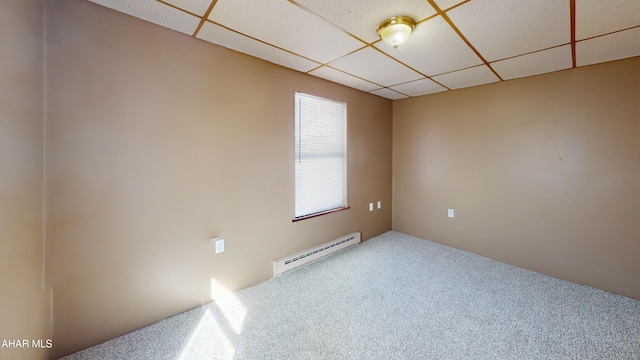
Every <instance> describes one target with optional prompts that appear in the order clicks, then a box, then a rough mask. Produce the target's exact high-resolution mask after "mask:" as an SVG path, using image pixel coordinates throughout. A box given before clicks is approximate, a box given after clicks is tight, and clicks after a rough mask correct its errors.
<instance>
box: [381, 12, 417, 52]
mask: <svg viewBox="0 0 640 360" xmlns="http://www.w3.org/2000/svg"><path fill="white" fill-rule="evenodd" d="M415 26H416V23H415V21H413V19H412V18H410V17H408V16H394V17H392V18H390V19H387V20H385V21H383V22H382V23H380V25H379V26H378V34H379V35H380V38H382V41H384V42H385V44H387V45H389V46H391V47H393V48H394V49H395V48H397V47H398V45H400V44H402V43H404V42H405V41H407V40H408V39H409V36H410V35H411V31H413V29H414V28H415Z"/></svg>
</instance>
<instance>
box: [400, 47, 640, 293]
mask: <svg viewBox="0 0 640 360" xmlns="http://www.w3.org/2000/svg"><path fill="white" fill-rule="evenodd" d="M638 79H640V58H632V59H628V60H623V61H617V62H612V63H606V64H600V65H595V66H589V67H585V68H578V69H574V70H568V71H562V72H557V73H552V74H546V75H541V76H535V77H530V78H526V79H519V80H513V81H506V82H503V83H498V84H492V85H485V86H480V87H476V88H471V89H463V90H458V91H452V92H448V93H442V94H435V95H429V96H424V97H420V98H414V99H408V100H402V101H396V102H394V104H393V116H394V125H393V131H394V135H393V167H394V169H393V210H394V212H393V228H394V229H395V230H398V231H402V232H406V233H409V234H414V235H417V236H420V237H423V238H426V239H429V240H433V241H437V242H440V243H443V244H446V245H450V246H455V247H458V248H461V249H465V250H469V251H472V252H475V253H478V254H481V255H484V256H488V257H491V258H494V259H497V260H500V261H503V262H507V263H511V264H515V265H518V266H521V267H524V268H528V269H533V270H536V271H539V272H542V273H545V274H550V275H553V276H557V277H560V278H564V279H569V280H572V281H575V282H578V283H584V284H588V285H591V286H595V287H599V288H602V289H606V290H610V291H613V292H617V293H620V294H624V295H628V296H632V297H635V298H640V276H638V274H640V261H638V254H640V106H639V105H638V94H640V81H638ZM448 208H454V209H455V215H456V216H455V218H454V219H449V218H447V209H448Z"/></svg>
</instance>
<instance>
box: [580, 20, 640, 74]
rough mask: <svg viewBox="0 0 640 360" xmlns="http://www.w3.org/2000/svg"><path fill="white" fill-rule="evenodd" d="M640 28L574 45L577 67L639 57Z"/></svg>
mask: <svg viewBox="0 0 640 360" xmlns="http://www.w3.org/2000/svg"><path fill="white" fill-rule="evenodd" d="M638 39H640V27H637V28H634V29H631V30H625V31H621V32H617V33H613V34H610V35H605V36H601V37H597V38H593V39H589V40H584V41H580V42H578V43H577V44H576V62H577V63H578V66H583V65H591V64H597V63H601V62H605V61H612V60H618V59H624V58H628V57H633V56H640V41H639V40H638Z"/></svg>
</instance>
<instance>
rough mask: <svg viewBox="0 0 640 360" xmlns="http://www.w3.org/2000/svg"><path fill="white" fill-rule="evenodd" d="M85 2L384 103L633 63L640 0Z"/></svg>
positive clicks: (638, 50)
mask: <svg viewBox="0 0 640 360" xmlns="http://www.w3.org/2000/svg"><path fill="white" fill-rule="evenodd" d="M90 1H92V2H94V3H97V4H100V5H103V6H106V7H109V8H112V9H114V10H117V11H121V12H123V13H126V14H129V15H131V16H134V17H137V18H140V19H143V20H146V21H149V22H152V23H155V24H158V25H160V26H164V27H167V28H169V29H172V30H175V31H179V32H181V33H184V34H186V35H188V36H192V37H195V38H198V39H201V40H204V41H207V42H211V43H214V44H217V45H220V46H223V47H226V48H229V49H231V50H235V51H238V52H241V53H244V54H248V55H251V56H254V57H257V58H261V59H264V60H266V61H269V62H272V63H275V64H278V65H281V66H284V67H287V68H291V69H294V70H297V71H300V72H303V73H307V74H310V75H313V76H317V77H320V78H323V79H327V80H330V81H333V82H336V83H339V84H343V85H346V86H349V87H352V88H356V89H359V90H362V91H365V92H370V93H372V94H375V95H378V96H382V97H385V98H388V99H393V100H395V99H403V98H408V97H413V96H420V95H426V94H432V93H437V92H442V91H449V90H453V89H459V88H465V87H471V86H477V85H483V84H488V83H493V82H498V81H505V80H509V79H515V78H521V77H526V76H532V75H537V74H543V73H548V72H553V71H559V70H564V69H569V68H575V67H579V66H585V65H591V64H597V63H601V62H607V61H612V60H617V59H623V58H628V57H633V56H640V0H466V1H461V0H384V1H383V0H348V1H346V0H295V1H294V0H290V1H287V0H90ZM396 15H406V16H410V17H412V18H413V19H414V20H415V21H416V22H417V26H416V28H415V30H414V33H413V34H412V36H411V38H410V39H409V41H407V42H406V43H404V44H402V45H400V47H398V48H397V49H393V48H391V47H389V46H387V45H385V44H384V43H383V42H382V41H380V39H379V37H378V34H377V33H376V28H377V26H378V24H379V23H380V22H382V21H383V20H385V19H387V18H390V17H392V16H396Z"/></svg>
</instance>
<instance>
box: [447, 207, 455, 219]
mask: <svg viewBox="0 0 640 360" xmlns="http://www.w3.org/2000/svg"><path fill="white" fill-rule="evenodd" d="M448 215H449V217H450V218H453V217H455V213H454V211H453V209H449V212H448Z"/></svg>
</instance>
